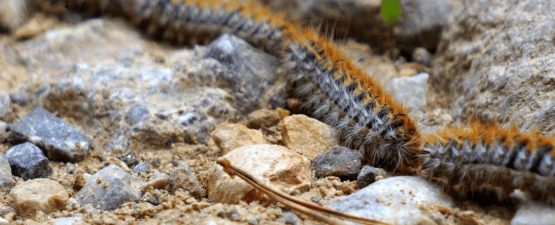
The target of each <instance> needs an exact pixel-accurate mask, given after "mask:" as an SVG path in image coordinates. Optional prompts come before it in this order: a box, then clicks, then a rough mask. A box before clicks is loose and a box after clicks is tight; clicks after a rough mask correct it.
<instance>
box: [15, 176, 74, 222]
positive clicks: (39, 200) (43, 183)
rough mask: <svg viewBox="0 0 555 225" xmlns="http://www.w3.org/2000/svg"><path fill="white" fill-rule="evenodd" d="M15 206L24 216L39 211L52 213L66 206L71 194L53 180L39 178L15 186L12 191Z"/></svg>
mask: <svg viewBox="0 0 555 225" xmlns="http://www.w3.org/2000/svg"><path fill="white" fill-rule="evenodd" d="M11 194H12V197H13V199H14V207H15V210H17V213H18V214H19V215H22V216H31V215H33V214H34V213H36V212H38V211H42V212H44V213H51V212H54V211H56V210H58V209H61V208H63V207H64V206H65V204H66V202H67V200H68V199H69V194H68V193H67V191H65V190H64V187H63V186H62V185H61V184H60V183H58V182H56V181H53V180H50V179H45V178H39V179H35V180H29V181H25V182H23V183H21V184H18V185H17V186H15V188H14V189H13V190H12V192H11Z"/></svg>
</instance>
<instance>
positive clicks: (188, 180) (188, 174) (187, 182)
mask: <svg viewBox="0 0 555 225" xmlns="http://www.w3.org/2000/svg"><path fill="white" fill-rule="evenodd" d="M168 185H169V186H170V188H171V190H172V192H175V191H176V190H177V189H178V188H181V189H183V190H184V191H188V192H189V193H190V194H191V196H193V197H195V198H197V199H200V198H203V197H205V196H206V190H204V188H202V185H201V184H200V182H199V181H198V178H197V175H195V174H194V173H193V172H192V171H191V169H190V168H189V165H187V163H185V162H183V163H181V165H179V167H178V168H177V169H175V170H174V171H173V172H172V173H171V174H170V181H169V183H168Z"/></svg>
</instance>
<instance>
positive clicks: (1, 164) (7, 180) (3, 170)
mask: <svg viewBox="0 0 555 225" xmlns="http://www.w3.org/2000/svg"><path fill="white" fill-rule="evenodd" d="M14 186H15V180H14V179H13V176H12V168H11V167H10V163H9V161H8V158H7V157H6V155H4V153H0V191H5V192H10V190H12V188H13V187H14Z"/></svg>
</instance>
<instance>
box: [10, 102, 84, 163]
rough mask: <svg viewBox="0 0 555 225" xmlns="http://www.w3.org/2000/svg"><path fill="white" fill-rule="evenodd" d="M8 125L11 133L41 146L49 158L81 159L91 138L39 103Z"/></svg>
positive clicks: (76, 160) (70, 160) (74, 160)
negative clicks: (27, 113) (37, 106)
mask: <svg viewBox="0 0 555 225" xmlns="http://www.w3.org/2000/svg"><path fill="white" fill-rule="evenodd" d="M10 127H11V130H12V134H13V135H14V136H16V137H18V138H22V139H25V140H27V141H29V142H31V143H33V144H35V145H36V146H38V147H40V148H41V149H44V152H45V154H46V157H48V158H49V159H51V160H59V161H69V162H78V161H80V160H83V159H84V158H85V157H86V156H87V154H88V152H89V148H90V145H91V142H92V140H91V139H90V138H89V137H87V136H86V135H84V134H83V133H82V132H81V131H80V130H79V129H77V128H76V127H74V126H72V125H70V124H68V123H66V122H65V121H63V120H62V119H60V118H58V117H56V116H55V115H54V114H52V113H50V112H48V111H47V110H45V109H44V108H40V107H39V108H36V109H34V110H33V111H32V112H31V113H30V114H29V115H27V116H24V117H21V118H19V120H17V121H16V122H15V123H13V124H12V125H11V126H10Z"/></svg>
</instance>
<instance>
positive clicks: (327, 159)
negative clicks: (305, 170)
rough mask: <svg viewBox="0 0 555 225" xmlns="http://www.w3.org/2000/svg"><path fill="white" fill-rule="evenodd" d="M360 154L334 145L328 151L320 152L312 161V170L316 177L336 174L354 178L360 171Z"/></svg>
mask: <svg viewBox="0 0 555 225" xmlns="http://www.w3.org/2000/svg"><path fill="white" fill-rule="evenodd" d="M361 161H362V156H361V155H360V153H359V152H358V151H354V150H351V149H348V148H346V147H342V146H334V147H332V148H331V149H330V151H328V152H326V153H322V154H320V155H318V156H316V158H314V160H313V161H312V171H315V175H316V177H317V178H321V177H327V176H336V177H342V178H347V179H354V178H356V177H357V175H358V173H359V172H360V168H361V163H362V162H361Z"/></svg>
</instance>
